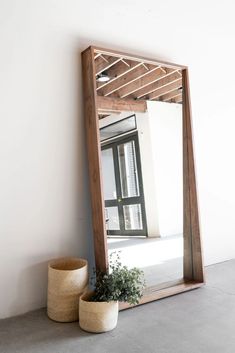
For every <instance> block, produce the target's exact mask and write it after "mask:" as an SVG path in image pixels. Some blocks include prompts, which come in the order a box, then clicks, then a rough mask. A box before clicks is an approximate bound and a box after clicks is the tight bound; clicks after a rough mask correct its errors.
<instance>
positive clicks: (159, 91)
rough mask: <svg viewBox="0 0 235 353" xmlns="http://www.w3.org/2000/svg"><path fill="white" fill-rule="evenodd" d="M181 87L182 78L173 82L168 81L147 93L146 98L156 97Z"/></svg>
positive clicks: (152, 98)
mask: <svg viewBox="0 0 235 353" xmlns="http://www.w3.org/2000/svg"><path fill="white" fill-rule="evenodd" d="M180 87H182V79H181V78H180V79H178V80H176V81H174V82H171V83H169V84H168V85H166V86H163V87H160V88H159V89H157V90H156V91H154V92H152V93H150V94H149V95H148V100H154V99H157V98H159V97H161V96H163V95H165V94H167V93H170V92H172V91H175V90H176V89H178V88H180Z"/></svg>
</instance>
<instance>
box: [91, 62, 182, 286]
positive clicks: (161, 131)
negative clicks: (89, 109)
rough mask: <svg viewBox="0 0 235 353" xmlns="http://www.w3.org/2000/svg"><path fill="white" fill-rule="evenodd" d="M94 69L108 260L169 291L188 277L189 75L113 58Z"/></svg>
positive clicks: (161, 67) (100, 63) (157, 66)
mask: <svg viewBox="0 0 235 353" xmlns="http://www.w3.org/2000/svg"><path fill="white" fill-rule="evenodd" d="M107 61H109V62H112V65H110V66H109V67H107ZM105 64H106V65H105ZM95 67H96V89H97V101H98V116H99V131H100V144H101V165H102V179H103V194H104V203H105V222H106V232H107V244H108V254H109V255H110V253H112V252H114V251H120V257H121V262H122V264H123V265H126V266H127V267H128V268H131V267H138V268H141V269H142V270H143V271H144V274H145V280H146V284H147V287H150V288H151V287H156V286H157V287H158V288H165V287H168V286H170V285H171V283H172V281H177V280H179V281H180V280H183V278H184V273H183V272H184V271H183V264H184V260H183V257H184V244H183V138H182V72H181V70H180V69H179V68H177V67H176V68H169V67H164V66H159V65H150V64H148V63H144V62H142V63H141V62H139V61H138V62H137V61H136V62H135V61H134V60H130V59H129V60H127V59H123V58H117V57H111V56H110V55H109V56H108V55H97V57H96V58H95ZM103 68H105V70H104V69H103ZM130 101H131V103H130Z"/></svg>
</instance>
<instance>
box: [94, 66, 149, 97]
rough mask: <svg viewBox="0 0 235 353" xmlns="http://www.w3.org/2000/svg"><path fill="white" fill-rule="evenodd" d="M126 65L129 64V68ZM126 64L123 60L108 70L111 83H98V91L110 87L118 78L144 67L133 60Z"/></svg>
mask: <svg viewBox="0 0 235 353" xmlns="http://www.w3.org/2000/svg"><path fill="white" fill-rule="evenodd" d="M125 63H127V64H128V65H129V66H127V65H126V64H125ZM125 63H124V61H123V60H121V61H120V62H118V63H117V64H116V65H114V66H112V67H111V68H110V69H108V70H107V74H108V76H109V77H110V81H108V82H105V83H100V82H97V88H96V90H97V91H99V90H100V89H101V88H103V87H105V86H107V85H109V84H110V83H111V82H114V81H116V80H117V79H118V78H120V77H122V76H123V75H125V74H127V73H128V72H131V71H132V70H134V69H135V68H137V67H139V66H141V65H142V64H141V63H140V62H136V61H131V60H125Z"/></svg>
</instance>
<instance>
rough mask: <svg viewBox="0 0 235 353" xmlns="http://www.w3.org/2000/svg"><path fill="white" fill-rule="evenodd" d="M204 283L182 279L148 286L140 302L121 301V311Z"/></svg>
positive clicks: (198, 286)
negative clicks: (133, 303)
mask: <svg viewBox="0 0 235 353" xmlns="http://www.w3.org/2000/svg"><path fill="white" fill-rule="evenodd" d="M203 285H204V282H197V281H185V280H183V279H182V280H177V281H171V282H167V283H164V284H162V285H156V286H151V287H148V288H146V290H145V292H144V295H143V297H142V298H141V300H140V302H139V304H137V305H130V304H128V303H123V302H120V303H119V311H121V310H125V309H129V308H133V307H135V306H138V305H142V304H146V303H149V302H152V301H155V300H158V299H163V298H166V297H170V296H172V295H176V294H180V293H183V292H187V291H190V290H192V289H196V288H200V287H202V286H203ZM163 286H164V287H163Z"/></svg>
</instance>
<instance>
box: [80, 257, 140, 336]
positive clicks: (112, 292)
mask: <svg viewBox="0 0 235 353" xmlns="http://www.w3.org/2000/svg"><path fill="white" fill-rule="evenodd" d="M109 267H110V269H109V271H108V270H107V271H106V272H101V271H95V283H94V291H93V292H88V293H84V294H83V295H82V296H81V297H80V303H79V324H80V327H81V328H82V329H83V330H85V331H88V332H96V333H100V332H106V331H110V330H113V329H114V328H115V327H116V325H117V319H118V302H119V301H121V302H127V303H129V304H132V305H135V304H138V303H139V300H140V298H141V297H142V295H143V290H144V287H145V280H144V273H143V271H142V270H140V269H138V268H136V267H134V268H131V269H128V268H127V267H126V266H122V264H121V262H120V255H119V254H118V253H112V254H111V260H110V266H109Z"/></svg>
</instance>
